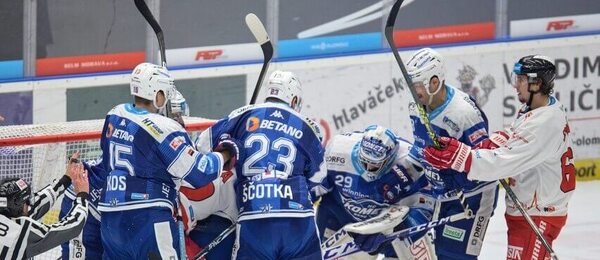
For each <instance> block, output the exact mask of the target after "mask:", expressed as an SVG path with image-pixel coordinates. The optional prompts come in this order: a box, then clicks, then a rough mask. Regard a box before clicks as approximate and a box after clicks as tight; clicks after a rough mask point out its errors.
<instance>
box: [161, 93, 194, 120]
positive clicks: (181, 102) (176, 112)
mask: <svg viewBox="0 0 600 260" xmlns="http://www.w3.org/2000/svg"><path fill="white" fill-rule="evenodd" d="M165 110H166V113H165V114H166V116H167V117H169V118H171V119H173V120H175V121H177V122H178V123H179V124H181V125H182V126H184V127H185V123H184V121H183V117H184V116H190V106H188V104H187V102H186V100H185V98H184V97H183V95H182V94H181V92H179V91H178V90H177V89H173V94H172V95H171V98H170V99H169V101H167V106H166V108H165Z"/></svg>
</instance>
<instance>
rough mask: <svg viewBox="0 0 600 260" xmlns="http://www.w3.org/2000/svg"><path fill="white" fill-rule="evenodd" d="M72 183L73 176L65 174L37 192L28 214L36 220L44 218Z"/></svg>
mask: <svg viewBox="0 0 600 260" xmlns="http://www.w3.org/2000/svg"><path fill="white" fill-rule="evenodd" d="M70 185H71V178H69V176H67V175H63V176H62V178H60V179H59V180H55V181H54V182H53V183H52V184H50V185H48V186H46V187H45V188H43V189H42V190H40V191H38V192H36V193H35V194H34V195H33V203H32V204H31V205H30V206H29V212H28V214H27V215H28V216H29V217H31V218H33V219H36V220H37V219H40V218H42V217H43V216H44V215H45V214H46V213H47V212H48V210H50V208H52V205H54V203H55V202H56V200H57V199H58V197H60V195H62V194H63V193H64V192H65V190H66V189H67V187H69V186H70Z"/></svg>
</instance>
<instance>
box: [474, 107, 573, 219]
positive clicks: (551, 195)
mask: <svg viewBox="0 0 600 260" xmlns="http://www.w3.org/2000/svg"><path fill="white" fill-rule="evenodd" d="M523 111H524V110H523ZM569 132H570V129H569V124H568V121H567V115H566V113H565V109H564V108H563V106H562V104H560V103H559V102H558V101H557V100H556V99H555V98H554V97H550V102H549V105H548V106H544V107H540V108H537V109H535V110H531V111H527V112H524V113H519V116H518V117H517V119H516V120H515V121H514V122H513V123H512V125H511V127H510V128H509V129H507V134H508V135H509V137H510V138H509V140H508V142H507V143H506V145H504V146H502V147H499V148H497V149H494V150H473V151H471V153H472V155H473V161H472V164H471V170H470V172H469V174H468V178H469V179H472V180H482V181H491V180H497V179H501V178H507V177H511V178H510V186H511V188H512V189H513V191H514V192H515V194H516V195H517V197H518V198H519V199H520V200H521V202H522V204H523V206H524V207H525V209H526V210H527V213H529V214H530V215H532V216H565V215H566V214H567V205H568V202H569V199H570V198H571V195H573V190H575V175H576V174H575V173H576V171H575V166H574V165H573V162H574V156H573V150H572V149H571V137H570V136H569ZM506 203H507V208H506V213H507V214H508V215H511V216H520V215H521V214H520V212H519V211H518V209H517V208H515V206H514V203H513V202H512V201H511V200H507V202H506Z"/></svg>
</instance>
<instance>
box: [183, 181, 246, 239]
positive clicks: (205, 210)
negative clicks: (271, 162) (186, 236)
mask: <svg viewBox="0 0 600 260" xmlns="http://www.w3.org/2000/svg"><path fill="white" fill-rule="evenodd" d="M236 180H237V176H236V174H235V173H232V172H231V171H223V172H221V174H219V177H218V178H217V179H215V180H214V181H213V182H211V183H209V184H208V185H206V186H204V187H200V188H198V189H190V188H187V187H181V190H180V194H179V202H180V203H181V204H180V205H181V207H182V210H183V212H182V213H183V216H184V222H185V230H186V233H189V232H190V231H191V230H193V229H194V227H195V226H196V222H197V221H200V220H203V219H205V218H207V217H208V216H210V215H217V216H220V217H223V218H226V219H229V220H231V221H232V222H233V223H235V222H236V221H237V218H238V209H237V205H236V201H235V187H234V184H235V181H236Z"/></svg>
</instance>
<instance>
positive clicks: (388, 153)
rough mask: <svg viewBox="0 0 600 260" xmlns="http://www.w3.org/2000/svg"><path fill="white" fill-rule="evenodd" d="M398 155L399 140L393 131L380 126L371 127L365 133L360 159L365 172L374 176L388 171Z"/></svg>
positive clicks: (359, 151) (359, 153) (361, 143)
mask: <svg viewBox="0 0 600 260" xmlns="http://www.w3.org/2000/svg"><path fill="white" fill-rule="evenodd" d="M397 153H398V139H397V137H396V135H395V134H394V133H393V132H392V130H390V129H388V128H385V127H383V126H378V125H370V126H368V127H367V128H366V129H365V131H364V135H363V138H362V140H361V141H360V148H359V150H358V158H359V160H360V162H361V163H362V165H363V167H364V168H365V170H366V171H367V172H369V173H372V174H380V173H382V172H384V171H386V170H387V169H388V168H389V166H390V165H391V164H392V163H393V162H394V160H395V158H396V154H397Z"/></svg>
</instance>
